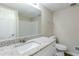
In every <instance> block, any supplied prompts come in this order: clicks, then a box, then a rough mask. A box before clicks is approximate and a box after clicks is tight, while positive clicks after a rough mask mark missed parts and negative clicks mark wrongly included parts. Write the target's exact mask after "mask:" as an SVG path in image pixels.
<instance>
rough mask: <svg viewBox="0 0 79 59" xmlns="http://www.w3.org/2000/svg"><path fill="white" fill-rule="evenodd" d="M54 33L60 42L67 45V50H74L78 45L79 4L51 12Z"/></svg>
mask: <svg viewBox="0 0 79 59" xmlns="http://www.w3.org/2000/svg"><path fill="white" fill-rule="evenodd" d="M53 20H54V33H55V35H56V36H57V38H58V40H59V42H60V43H62V44H64V45H66V46H67V47H68V50H69V52H75V48H74V47H75V46H79V6H73V7H70V8H68V9H64V10H61V11H58V12H54V14H53Z"/></svg>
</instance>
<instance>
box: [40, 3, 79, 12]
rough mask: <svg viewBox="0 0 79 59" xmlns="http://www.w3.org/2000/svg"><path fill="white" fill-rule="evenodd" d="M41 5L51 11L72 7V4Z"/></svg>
mask: <svg viewBox="0 0 79 59" xmlns="http://www.w3.org/2000/svg"><path fill="white" fill-rule="evenodd" d="M41 4H42V5H43V6H45V7H46V8H48V9H49V10H51V11H58V10H62V9H65V8H69V7H71V6H70V4H71V3H41ZM77 5H79V4H78V3H77Z"/></svg>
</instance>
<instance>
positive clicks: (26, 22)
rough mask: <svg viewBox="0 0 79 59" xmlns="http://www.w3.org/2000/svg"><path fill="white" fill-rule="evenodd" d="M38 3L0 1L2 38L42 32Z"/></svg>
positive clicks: (0, 35) (0, 36) (0, 30)
mask: <svg viewBox="0 0 79 59" xmlns="http://www.w3.org/2000/svg"><path fill="white" fill-rule="evenodd" d="M37 5H38V4H24V3H0V40H3V39H9V38H12V39H13V38H16V37H22V36H31V35H38V34H40V22H41V11H40V9H39V8H38V7H37Z"/></svg>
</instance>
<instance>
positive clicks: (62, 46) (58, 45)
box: [55, 44, 67, 51]
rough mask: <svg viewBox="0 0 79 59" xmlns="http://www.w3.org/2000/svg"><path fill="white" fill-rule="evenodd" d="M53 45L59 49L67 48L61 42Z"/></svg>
mask: <svg viewBox="0 0 79 59" xmlns="http://www.w3.org/2000/svg"><path fill="white" fill-rule="evenodd" d="M55 47H56V49H58V50H61V51H65V50H67V48H66V46H64V45H61V44H56V46H55Z"/></svg>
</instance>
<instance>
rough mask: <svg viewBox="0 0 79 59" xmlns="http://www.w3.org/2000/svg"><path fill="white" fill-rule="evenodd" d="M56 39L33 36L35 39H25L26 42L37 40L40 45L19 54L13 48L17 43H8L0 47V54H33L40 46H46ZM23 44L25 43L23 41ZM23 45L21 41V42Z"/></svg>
mask: <svg viewBox="0 0 79 59" xmlns="http://www.w3.org/2000/svg"><path fill="white" fill-rule="evenodd" d="M55 40H56V39H49V38H48V37H40V38H35V39H31V40H29V41H27V42H26V43H28V42H31V41H34V42H38V43H40V46H38V47H36V48H33V49H31V50H28V51H27V52H25V53H23V54H21V53H19V52H18V51H17V50H16V48H15V45H19V44H21V43H19V44H13V45H9V46H5V47H2V48H0V55H3V56H4V55H9V56H13V55H14V56H15V55H17V56H22V55H26V56H30V55H33V54H35V53H36V52H38V51H39V50H41V49H42V48H45V47H46V46H48V45H49V44H51V43H53V42H54V41H55ZM24 44H25V43H24ZM22 45H23V43H22Z"/></svg>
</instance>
